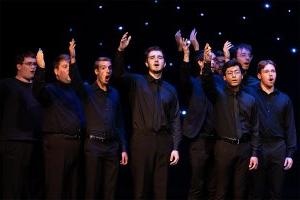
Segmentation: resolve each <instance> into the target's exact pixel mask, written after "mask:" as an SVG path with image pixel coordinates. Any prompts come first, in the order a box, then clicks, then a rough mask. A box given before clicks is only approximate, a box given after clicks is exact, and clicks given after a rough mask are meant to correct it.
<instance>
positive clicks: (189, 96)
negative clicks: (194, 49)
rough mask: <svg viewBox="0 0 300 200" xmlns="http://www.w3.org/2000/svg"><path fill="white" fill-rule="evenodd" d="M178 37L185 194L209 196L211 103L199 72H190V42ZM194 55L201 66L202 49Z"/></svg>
mask: <svg viewBox="0 0 300 200" xmlns="http://www.w3.org/2000/svg"><path fill="white" fill-rule="evenodd" d="M191 35H192V34H191ZM179 40H180V41H179V43H180V44H179V45H181V49H182V50H183V62H182V64H181V65H180V70H179V74H180V76H179V77H180V88H181V89H180V91H181V94H182V96H184V97H182V99H183V101H182V103H183V104H184V105H188V109H187V115H186V117H185V118H184V120H183V135H184V136H186V137H187V138H188V139H189V153H190V163H191V181H190V189H189V195H188V198H189V199H207V198H213V193H214V191H213V189H214V186H213V185H214V179H213V177H214V174H212V173H213V170H212V169H213V167H212V164H213V163H212V161H213V147H214V143H215V138H214V135H213V121H212V120H213V119H212V114H213V112H212V104H211V102H210V101H209V100H208V98H207V97H206V95H205V93H204V90H203V87H202V77H201V74H200V73H199V75H198V76H196V77H193V76H191V72H190V68H191V66H190V56H189V55H190V51H189V46H190V43H189V42H188V40H186V39H184V38H180V39H179ZM197 43H198V42H197ZM199 54H200V55H199ZM197 58H198V59H199V62H197V63H198V67H199V68H203V67H201V66H204V60H203V53H202V52H198V55H197ZM199 71H201V70H199ZM183 93H184V94H183ZM206 189H208V190H206ZM206 191H208V192H206ZM207 194H208V195H207Z"/></svg>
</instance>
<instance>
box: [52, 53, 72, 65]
mask: <svg viewBox="0 0 300 200" xmlns="http://www.w3.org/2000/svg"><path fill="white" fill-rule="evenodd" d="M62 60H67V61H69V62H70V56H69V55H68V54H61V55H59V56H57V58H56V59H55V60H54V63H53V66H54V68H58V66H59V63H60V61H62Z"/></svg>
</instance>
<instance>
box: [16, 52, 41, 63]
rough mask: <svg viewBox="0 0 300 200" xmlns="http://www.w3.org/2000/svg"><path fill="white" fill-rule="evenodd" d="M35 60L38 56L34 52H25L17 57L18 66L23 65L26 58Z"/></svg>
mask: <svg viewBox="0 0 300 200" xmlns="http://www.w3.org/2000/svg"><path fill="white" fill-rule="evenodd" d="M28 57H30V58H35V57H36V55H35V54H34V53H33V52H32V51H25V52H22V53H19V54H18V55H17V56H16V64H22V63H23V62H24V59H25V58H28Z"/></svg>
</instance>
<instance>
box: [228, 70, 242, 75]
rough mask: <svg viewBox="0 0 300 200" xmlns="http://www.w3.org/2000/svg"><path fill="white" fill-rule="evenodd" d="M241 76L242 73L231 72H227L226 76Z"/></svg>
mask: <svg viewBox="0 0 300 200" xmlns="http://www.w3.org/2000/svg"><path fill="white" fill-rule="evenodd" d="M240 74H241V71H229V72H226V75H228V76H233V75H240Z"/></svg>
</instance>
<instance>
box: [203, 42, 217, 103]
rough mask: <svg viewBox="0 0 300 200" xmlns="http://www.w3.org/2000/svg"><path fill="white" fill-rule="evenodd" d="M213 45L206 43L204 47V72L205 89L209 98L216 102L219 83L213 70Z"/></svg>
mask: <svg viewBox="0 0 300 200" xmlns="http://www.w3.org/2000/svg"><path fill="white" fill-rule="evenodd" d="M210 61H211V47H210V46H209V44H208V43H206V45H205V48H204V67H203V73H202V80H203V89H204V92H205V94H206V96H207V98H208V99H209V100H210V101H211V102H212V103H215V102H216V99H217V85H216V83H215V81H214V77H213V73H212V71H211V63H210Z"/></svg>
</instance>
